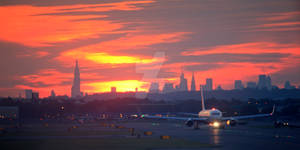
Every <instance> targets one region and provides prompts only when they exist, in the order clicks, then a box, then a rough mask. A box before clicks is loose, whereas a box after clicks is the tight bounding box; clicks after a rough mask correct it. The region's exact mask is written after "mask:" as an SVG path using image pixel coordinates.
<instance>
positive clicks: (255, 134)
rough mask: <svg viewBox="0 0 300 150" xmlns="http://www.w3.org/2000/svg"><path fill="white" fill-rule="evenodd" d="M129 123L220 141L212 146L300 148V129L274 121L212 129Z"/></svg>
mask: <svg viewBox="0 0 300 150" xmlns="http://www.w3.org/2000/svg"><path fill="white" fill-rule="evenodd" d="M124 125H126V126H131V127H135V128H136V129H138V130H145V131H152V132H153V133H154V134H153V136H160V135H169V136H171V137H175V138H180V139H187V140H193V141H199V142H201V143H210V144H215V145H218V146H219V147H217V148H210V149H224V150H232V149H237V150H240V149H243V150H253V149H272V150H277V149H278V150H282V149H289V150H290V149H295V150H296V149H299V148H300V129H289V128H273V127H272V123H271V122H267V123H262V122H249V123H248V124H247V125H240V126H235V127H226V128H225V129H212V128H210V127H208V126H201V127H200V129H197V130H195V129H193V128H189V127H185V126H184V125H183V124H182V123H174V122H167V121H163V122H155V121H154V122H151V121H149V122H143V123H126V124H124Z"/></svg>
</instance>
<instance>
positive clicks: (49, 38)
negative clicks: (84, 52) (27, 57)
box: [0, 1, 153, 46]
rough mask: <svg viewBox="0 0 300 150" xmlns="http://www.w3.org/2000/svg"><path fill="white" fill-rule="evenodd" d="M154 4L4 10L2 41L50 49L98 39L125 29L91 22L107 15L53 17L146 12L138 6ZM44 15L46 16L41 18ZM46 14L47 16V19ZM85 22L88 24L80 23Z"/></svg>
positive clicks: (1, 15) (0, 9)
mask: <svg viewBox="0 0 300 150" xmlns="http://www.w3.org/2000/svg"><path fill="white" fill-rule="evenodd" d="M152 2H153V1H128V2H120V3H108V4H94V5H71V6H51V7H35V6H28V5H22V6H1V7H0V19H1V21H2V22H3V23H2V24H1V25H0V32H1V34H0V40H4V41H9V42H16V43H21V44H24V45H28V46H49V45H51V44H52V43H55V42H64V41H70V40H74V39H86V38H96V37H99V36H101V34H107V33H111V32H113V31H115V30H117V29H120V28H121V27H123V24H122V23H116V22H114V23H113V22H111V21H107V20H88V19H91V18H105V17H107V16H106V15H74V16H72V15H52V14H55V13H63V12H68V11H70V10H72V9H73V10H74V11H111V10H123V11H129V10H138V9H142V8H140V7H137V6H135V5H134V4H146V3H152ZM41 14H42V15H41ZM43 14H44V15H43ZM76 20H85V21H76Z"/></svg>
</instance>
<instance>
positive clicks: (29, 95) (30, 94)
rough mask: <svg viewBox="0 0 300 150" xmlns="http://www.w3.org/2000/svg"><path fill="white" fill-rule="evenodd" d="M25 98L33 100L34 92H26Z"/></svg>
mask: <svg viewBox="0 0 300 150" xmlns="http://www.w3.org/2000/svg"><path fill="white" fill-rule="evenodd" d="M25 98H26V99H32V90H31V89H28V90H25Z"/></svg>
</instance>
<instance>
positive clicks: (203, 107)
mask: <svg viewBox="0 0 300 150" xmlns="http://www.w3.org/2000/svg"><path fill="white" fill-rule="evenodd" d="M200 91H201V102H202V110H205V104H204V98H203V87H200Z"/></svg>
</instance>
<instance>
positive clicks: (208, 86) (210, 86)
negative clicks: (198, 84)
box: [203, 78, 213, 91]
mask: <svg viewBox="0 0 300 150" xmlns="http://www.w3.org/2000/svg"><path fill="white" fill-rule="evenodd" d="M203 90H205V91H211V90H213V79H212V78H207V79H206V84H205V86H204V88H203Z"/></svg>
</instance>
